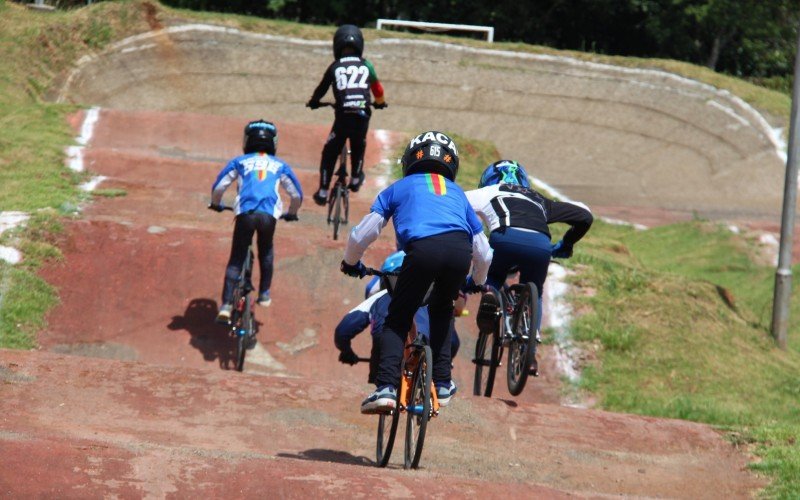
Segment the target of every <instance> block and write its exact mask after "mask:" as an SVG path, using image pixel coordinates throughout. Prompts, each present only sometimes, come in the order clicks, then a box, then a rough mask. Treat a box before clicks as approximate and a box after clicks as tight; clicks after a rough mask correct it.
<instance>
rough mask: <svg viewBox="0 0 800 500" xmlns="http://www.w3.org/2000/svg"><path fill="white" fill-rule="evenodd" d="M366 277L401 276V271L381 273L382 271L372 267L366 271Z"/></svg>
mask: <svg viewBox="0 0 800 500" xmlns="http://www.w3.org/2000/svg"><path fill="white" fill-rule="evenodd" d="M364 276H400V271H387V272H384V271H381V270H380V269H374V268H372V267H368V268H366V269H365V270H364Z"/></svg>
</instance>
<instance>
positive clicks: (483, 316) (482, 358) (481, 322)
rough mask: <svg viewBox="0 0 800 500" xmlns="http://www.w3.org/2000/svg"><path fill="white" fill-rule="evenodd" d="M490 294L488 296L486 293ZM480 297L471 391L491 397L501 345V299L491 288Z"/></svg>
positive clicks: (501, 350) (501, 349) (476, 394)
mask: <svg viewBox="0 0 800 500" xmlns="http://www.w3.org/2000/svg"><path fill="white" fill-rule="evenodd" d="M489 294H491V296H490V297H486V295H489ZM486 295H484V297H483V298H481V305H480V309H479V312H478V318H477V322H478V328H479V332H480V333H479V334H478V341H477V343H476V344H475V359H474V360H473V363H475V378H474V381H473V388H472V392H473V394H474V395H475V396H481V395H483V396H486V397H487V398H488V397H491V395H492V389H493V388H494V378H495V375H496V373H497V367H498V366H499V365H500V357H501V356H502V353H503V346H502V343H501V342H500V338H501V337H500V335H499V333H500V329H501V328H502V324H503V322H502V311H503V299H502V296H501V295H500V293H499V292H497V290H495V289H494V288H491V287H490V289H489V290H488V291H487V292H486ZM484 298H486V299H487V300H484Z"/></svg>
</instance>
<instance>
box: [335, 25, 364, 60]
mask: <svg viewBox="0 0 800 500" xmlns="http://www.w3.org/2000/svg"><path fill="white" fill-rule="evenodd" d="M345 47H351V48H352V49H353V50H355V52H356V55H357V56H358V57H361V54H362V53H363V52H364V35H362V34H361V30H360V29H358V26H354V25H352V24H343V25H342V26H339V29H337V30H336V33H335V34H334V35H333V56H334V57H335V58H336V59H341V57H342V51H344V48H345Z"/></svg>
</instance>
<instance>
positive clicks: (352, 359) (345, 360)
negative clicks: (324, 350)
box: [339, 349, 358, 366]
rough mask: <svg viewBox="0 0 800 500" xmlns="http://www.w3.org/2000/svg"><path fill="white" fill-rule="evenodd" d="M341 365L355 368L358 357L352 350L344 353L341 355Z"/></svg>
mask: <svg viewBox="0 0 800 500" xmlns="http://www.w3.org/2000/svg"><path fill="white" fill-rule="evenodd" d="M339 363H342V364H345V365H350V366H353V365H354V364H356V363H358V355H356V353H354V352H353V350H352V349H348V350H346V351H342V352H340V353H339Z"/></svg>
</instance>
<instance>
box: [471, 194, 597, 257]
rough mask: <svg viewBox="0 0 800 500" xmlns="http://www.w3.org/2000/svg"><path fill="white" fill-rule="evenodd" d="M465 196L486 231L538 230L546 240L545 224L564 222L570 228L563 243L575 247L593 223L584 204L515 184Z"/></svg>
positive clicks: (546, 226) (547, 232)
mask: <svg viewBox="0 0 800 500" xmlns="http://www.w3.org/2000/svg"><path fill="white" fill-rule="evenodd" d="M465 194H466V195H467V199H468V200H469V203H470V205H472V208H473V210H475V212H476V213H477V214H478V216H480V218H481V219H482V220H483V222H484V223H485V224H486V225H487V226H488V227H489V231H496V230H498V229H499V230H503V229H505V228H507V227H513V228H517V229H527V230H530V231H538V232H540V233H544V234H546V235H547V236H548V237H549V236H550V229H549V228H548V224H552V223H555V222H563V223H565V224H569V225H570V226H572V227H571V228H570V229H569V231H567V234H565V235H564V242H565V243H569V244H574V243H575V242H577V241H578V240H579V239H581V238H582V237H583V235H584V234H586V231H588V230H589V227H591V225H592V222H593V220H594V218H593V216H592V213H591V211H589V209H588V208H587V207H586V206H585V205H583V206H582V205H579V204H575V203H569V202H564V201H555V200H551V199H549V198H546V197H545V196H543V195H542V194H541V193H539V192H538V191H535V190H533V189H528V188H524V187H522V186H518V185H516V184H495V185H492V186H486V187H484V188H480V189H474V190H472V191H467V192H466V193H465Z"/></svg>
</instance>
